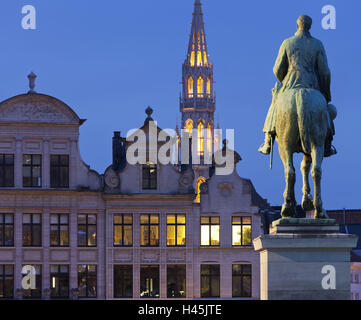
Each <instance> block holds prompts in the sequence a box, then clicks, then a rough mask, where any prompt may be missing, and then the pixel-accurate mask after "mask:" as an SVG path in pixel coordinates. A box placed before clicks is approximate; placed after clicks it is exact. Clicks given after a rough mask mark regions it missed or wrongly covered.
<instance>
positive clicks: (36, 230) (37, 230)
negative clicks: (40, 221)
mask: <svg viewBox="0 0 361 320" xmlns="http://www.w3.org/2000/svg"><path fill="white" fill-rule="evenodd" d="M32 245H33V246H41V226H40V225H33V244H32Z"/></svg>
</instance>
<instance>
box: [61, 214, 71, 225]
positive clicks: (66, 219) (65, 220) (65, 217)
mask: <svg viewBox="0 0 361 320" xmlns="http://www.w3.org/2000/svg"><path fill="white" fill-rule="evenodd" d="M60 223H61V224H68V223H69V217H68V215H67V214H62V215H61V216H60Z"/></svg>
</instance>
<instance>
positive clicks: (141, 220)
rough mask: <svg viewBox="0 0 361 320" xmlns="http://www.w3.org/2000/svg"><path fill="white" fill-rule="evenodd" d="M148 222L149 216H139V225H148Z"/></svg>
mask: <svg viewBox="0 0 361 320" xmlns="http://www.w3.org/2000/svg"><path fill="white" fill-rule="evenodd" d="M148 222H149V216H148V215H142V216H140V223H143V224H145V223H148Z"/></svg>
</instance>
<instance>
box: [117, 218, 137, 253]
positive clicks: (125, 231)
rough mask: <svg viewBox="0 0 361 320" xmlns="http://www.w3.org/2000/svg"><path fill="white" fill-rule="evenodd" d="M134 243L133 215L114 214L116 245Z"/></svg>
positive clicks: (125, 245)
mask: <svg viewBox="0 0 361 320" xmlns="http://www.w3.org/2000/svg"><path fill="white" fill-rule="evenodd" d="M132 244H133V217H132V215H131V214H115V215H114V246H124V247H127V246H128V247H129V246H132Z"/></svg>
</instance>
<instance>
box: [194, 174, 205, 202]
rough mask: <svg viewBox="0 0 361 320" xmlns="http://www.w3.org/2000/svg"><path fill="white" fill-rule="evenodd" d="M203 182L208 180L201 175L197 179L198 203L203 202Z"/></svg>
mask: <svg viewBox="0 0 361 320" xmlns="http://www.w3.org/2000/svg"><path fill="white" fill-rule="evenodd" d="M203 182H206V179H204V178H203V177H199V178H198V180H197V198H196V203H200V202H201V184H202V183H203Z"/></svg>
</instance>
